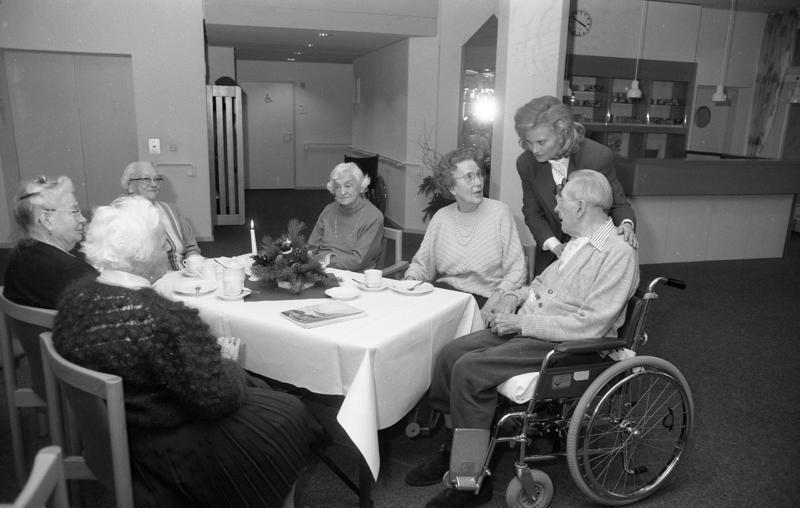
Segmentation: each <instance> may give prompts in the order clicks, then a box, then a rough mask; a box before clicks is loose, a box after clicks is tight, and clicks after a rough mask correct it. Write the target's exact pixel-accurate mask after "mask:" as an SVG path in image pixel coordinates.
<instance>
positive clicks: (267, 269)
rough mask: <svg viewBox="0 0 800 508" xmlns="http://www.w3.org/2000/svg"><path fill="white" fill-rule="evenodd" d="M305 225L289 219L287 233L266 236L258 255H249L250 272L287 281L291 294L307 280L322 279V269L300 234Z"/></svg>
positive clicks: (307, 281)
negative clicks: (276, 236)
mask: <svg viewBox="0 0 800 508" xmlns="http://www.w3.org/2000/svg"><path fill="white" fill-rule="evenodd" d="M305 227H306V224H305V222H303V221H300V220H298V219H290V220H289V223H288V225H287V227H286V233H284V234H282V235H281V236H280V237H278V238H277V239H274V240H273V239H272V237H270V236H269V235H265V236H264V237H263V238H262V239H261V246H260V247H261V249H260V251H259V252H258V254H255V255H253V256H251V257H252V258H253V265H252V267H251V268H250V269H251V271H252V272H253V274H254V275H255V276H256V277H259V278H260V279H261V280H263V281H275V282H276V283H277V282H287V283H289V287H290V289H289V290H290V291H291V292H292V293H299V292H300V291H302V290H303V287H304V286H305V285H307V284H309V283H312V284H316V283H318V282H320V281H323V280H325V276H326V275H325V270H324V269H323V268H322V265H321V264H320V263H319V261H317V260H316V259H314V257H313V255H312V253H311V251H310V250H309V249H308V246H307V244H306V238H305V237H304V236H303V235H302V234H301V232H302V231H303V230H304V229H305Z"/></svg>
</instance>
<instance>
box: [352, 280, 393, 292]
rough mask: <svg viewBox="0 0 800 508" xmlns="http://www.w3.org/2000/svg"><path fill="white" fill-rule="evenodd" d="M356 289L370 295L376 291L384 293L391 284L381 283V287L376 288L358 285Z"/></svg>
mask: <svg viewBox="0 0 800 508" xmlns="http://www.w3.org/2000/svg"><path fill="white" fill-rule="evenodd" d="M356 287H357V288H358V289H360V290H361V291H369V292H370V293H374V292H375V291H383V290H384V289H386V288H388V287H389V284H387V283H386V282H381V285H380V286H378V287H374V288H371V287H369V286H366V285H364V284H356Z"/></svg>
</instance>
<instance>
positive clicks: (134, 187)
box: [120, 161, 200, 270]
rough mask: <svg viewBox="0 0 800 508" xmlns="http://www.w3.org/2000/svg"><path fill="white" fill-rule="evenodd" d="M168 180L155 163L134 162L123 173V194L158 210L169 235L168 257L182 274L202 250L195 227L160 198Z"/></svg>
mask: <svg viewBox="0 0 800 508" xmlns="http://www.w3.org/2000/svg"><path fill="white" fill-rule="evenodd" d="M163 181H164V176H163V175H160V174H159V173H158V171H156V168H155V167H154V166H153V164H152V163H150V162H147V161H137V162H131V163H130V164H128V165H127V166H126V167H125V170H124V171H123V172H122V180H121V182H120V183H121V184H122V190H123V191H125V193H126V194H138V195H139V196H144V197H146V198H147V199H149V200H150V201H152V202H153V204H155V205H156V207H157V208H158V212H159V214H160V215H161V224H163V226H164V231H166V233H167V257H168V260H169V266H170V269H171V270H182V269H183V260H184V259H185V258H187V257H189V256H196V255H200V247H199V246H198V245H197V241H196V240H195V238H194V230H192V225H191V224H190V223H189V221H188V220H187V219H186V217H184V216H183V215H182V214H181V213H180V212H179V211H178V209H177V208H176V207H175V205H174V204H172V203H165V202H164V201H159V200H157V199H156V198H157V197H158V193H159V191H160V190H161V183H162V182H163Z"/></svg>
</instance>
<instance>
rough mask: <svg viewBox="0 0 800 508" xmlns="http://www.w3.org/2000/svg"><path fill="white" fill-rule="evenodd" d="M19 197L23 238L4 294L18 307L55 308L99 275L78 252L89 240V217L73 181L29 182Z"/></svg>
mask: <svg viewBox="0 0 800 508" xmlns="http://www.w3.org/2000/svg"><path fill="white" fill-rule="evenodd" d="M13 199H14V202H13V206H14V219H15V220H16V222H17V225H18V226H19V233H18V234H19V236H20V239H19V241H18V242H17V244H16V246H15V247H14V250H13V251H12V252H11V256H10V257H9V260H8V265H7V267H6V274H5V289H4V292H3V293H4V294H5V296H6V298H8V299H9V300H11V301H12V302H15V303H19V304H22V305H29V306H31V307H42V308H47V309H55V308H56V306H57V304H58V299H59V297H60V296H61V293H62V292H63V290H64V288H66V287H67V285H69V284H70V283H71V282H73V281H74V280H77V279H80V278H82V277H96V276H97V271H96V270H95V269H94V268H92V267H91V265H89V264H87V263H86V262H85V261H84V260H83V259H82V257H81V256H79V255H76V253H75V252H73V249H74V248H75V246H76V245H77V244H78V243H79V242H80V241H81V239H82V238H83V227H84V225H85V224H86V218H85V217H84V216H83V213H82V212H81V209H80V206H79V205H78V200H77V199H75V189H74V187H73V186H72V180H70V179H69V177H67V176H60V177H58V178H57V179H55V180H50V179H48V178H47V177H45V176H41V177H39V178H36V179H35V180H27V181H24V182H22V183H21V184H20V187H19V190H18V191H17V193H16V195H15V196H14V198H13Z"/></svg>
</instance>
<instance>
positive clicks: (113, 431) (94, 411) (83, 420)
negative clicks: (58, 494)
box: [40, 332, 133, 508]
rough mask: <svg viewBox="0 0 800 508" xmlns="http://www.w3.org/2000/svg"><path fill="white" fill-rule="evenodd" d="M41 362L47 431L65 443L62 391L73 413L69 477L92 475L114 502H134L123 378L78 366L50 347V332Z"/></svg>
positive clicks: (42, 338)
mask: <svg viewBox="0 0 800 508" xmlns="http://www.w3.org/2000/svg"><path fill="white" fill-rule="evenodd" d="M40 342H41V349H42V358H43V363H44V365H45V369H44V374H45V376H44V377H45V386H46V388H47V405H48V409H49V411H50V414H51V415H55V417H51V418H50V422H51V423H50V432H51V434H52V435H53V440H54V441H55V442H56V444H59V445H63V443H64V437H63V428H64V426H63V425H62V422H61V418H60V415H61V414H64V413H63V412H62V411H61V405H62V403H61V396H62V394H63V397H64V399H66V401H67V404H68V406H69V409H70V412H68V414H71V415H73V416H74V418H72V419H71V420H70V422H69V426H72V425H74V426H75V427H76V428H77V431H78V435H79V438H80V443H81V446H82V450H81V451H82V455H81V456H67V457H66V458H65V461H66V467H65V473H66V477H67V479H73V478H74V479H78V478H96V479H97V480H99V481H100V483H102V484H103V485H104V486H105V487H106V488H107V489H109V490H110V491H112V492H113V493H114V496H115V498H116V506H117V507H118V508H123V507H124V508H128V507H132V506H133V483H132V478H131V469H130V461H129V456H128V426H127V423H126V420H125V398H124V392H123V388H122V378H120V377H119V376H114V375H111V374H105V373H102V372H97V371H94V370H90V369H87V368H84V367H81V366H80V365H76V364H74V363H72V362H70V361H68V360H66V359H65V358H64V357H62V356H61V355H60V354H59V353H58V351H56V350H55V348H54V347H53V341H52V337H51V334H50V332H45V333H43V334H41V335H40Z"/></svg>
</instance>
